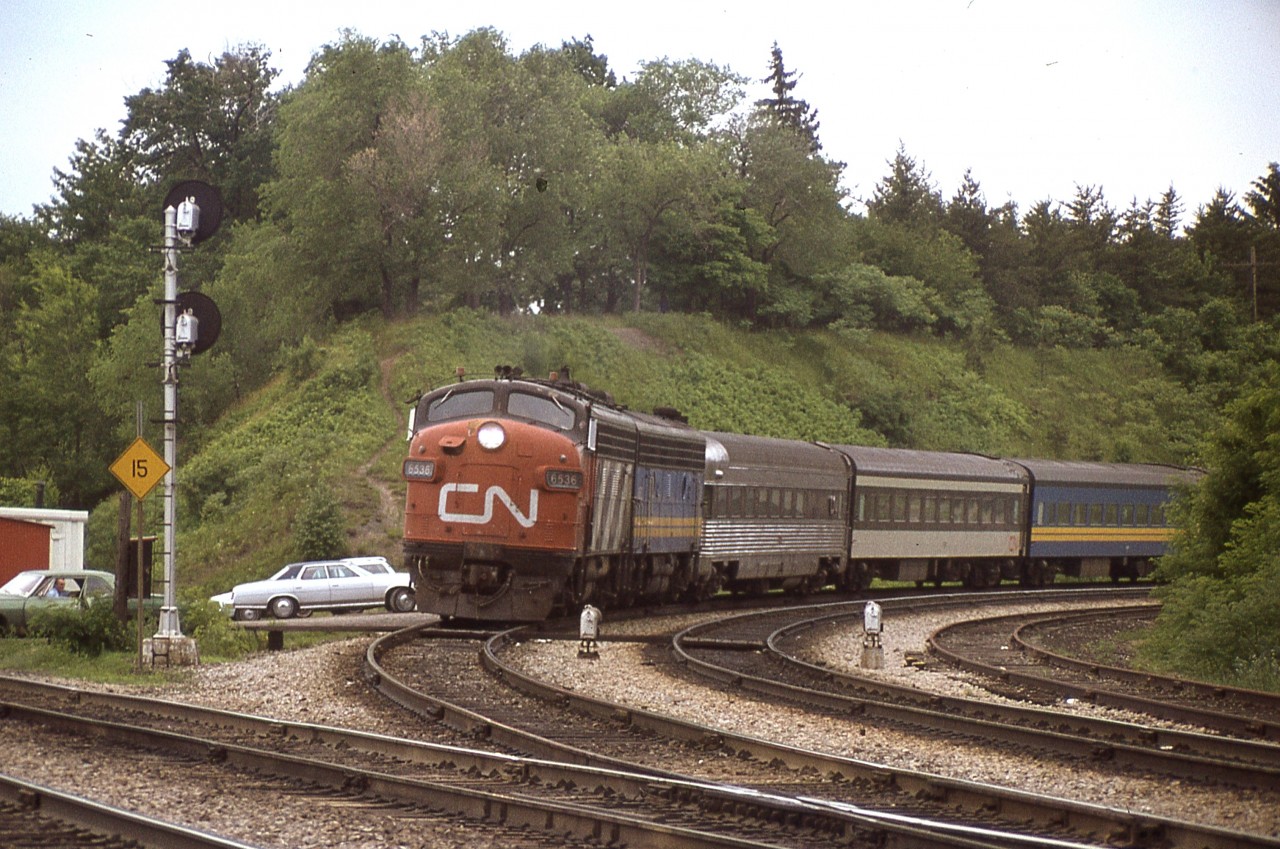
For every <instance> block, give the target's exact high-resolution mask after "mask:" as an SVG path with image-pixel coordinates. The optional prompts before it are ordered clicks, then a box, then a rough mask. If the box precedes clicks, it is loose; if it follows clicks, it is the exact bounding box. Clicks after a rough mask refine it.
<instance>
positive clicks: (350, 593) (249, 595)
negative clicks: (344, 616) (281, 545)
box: [211, 557, 414, 621]
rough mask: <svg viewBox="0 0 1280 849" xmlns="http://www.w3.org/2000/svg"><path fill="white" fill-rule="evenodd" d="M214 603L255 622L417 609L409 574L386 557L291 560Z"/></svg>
mask: <svg viewBox="0 0 1280 849" xmlns="http://www.w3.org/2000/svg"><path fill="white" fill-rule="evenodd" d="M211 601H213V602H214V603H215V604H218V605H220V606H221V607H223V608H224V609H225V608H230V610H231V618H232V619H240V620H246V621H251V620H254V619H261V618H262V617H263V616H265V615H266V614H268V613H269V614H271V615H272V616H274V617H275V618H276V619H291V618H293V617H294V616H299V615H304V616H305V615H307V614H310V613H312V612H314V611H316V610H329V611H332V612H334V613H337V612H340V611H350V610H365V609H367V608H370V607H386V609H387V610H390V611H392V612H393V613H408V612H409V611H411V610H413V608H414V597H413V585H412V584H411V583H410V581H409V573H408V572H397V571H396V570H395V569H393V568H392V567H391V564H390V563H388V562H387V560H386V558H385V557H347V558H343V559H340V560H314V561H308V562H305V563H290V564H289V565H288V566H285V567H284V568H283V569H281V570H280V571H279V572H277V573H275V574H274V575H272V576H271V577H270V578H268V579H267V580H265V581H252V582H250V583H247V584H236V586H235V588H233V589H232V590H231V592H229V593H222V594H221V595H216V596H214V597H213V598H212V599H211Z"/></svg>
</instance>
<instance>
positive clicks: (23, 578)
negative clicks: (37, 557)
mask: <svg viewBox="0 0 1280 849" xmlns="http://www.w3.org/2000/svg"><path fill="white" fill-rule="evenodd" d="M43 577H44V576H43V575H40V574H37V573H35V572H23V573H21V574H19V575H14V576H13V577H12V578H10V579H9V581H8V583H6V584H5V585H4V586H3V587H0V594H4V595H20V596H28V595H31V591H32V590H34V589H35V588H36V587H37V586H38V585H39V584H40V580H41V578H43Z"/></svg>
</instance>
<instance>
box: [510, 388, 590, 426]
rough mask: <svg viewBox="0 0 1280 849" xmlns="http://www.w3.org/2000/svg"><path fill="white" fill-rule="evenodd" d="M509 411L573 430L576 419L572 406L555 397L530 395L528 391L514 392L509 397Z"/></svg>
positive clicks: (526, 417) (515, 414)
mask: <svg viewBox="0 0 1280 849" xmlns="http://www.w3.org/2000/svg"><path fill="white" fill-rule="evenodd" d="M507 412H508V413H510V414H511V415H513V416H519V417H520V418H522V419H530V420H532V421H535V422H539V423H541V424H545V425H550V426H551V427H554V428H556V429H558V430H572V429H573V423H574V420H575V416H574V412H573V408H572V407H568V406H565V405H564V404H562V403H560V402H559V401H557V400H556V399H555V398H547V397H544V396H542V395H530V394H529V393H527V392H512V393H511V395H510V396H508V397H507Z"/></svg>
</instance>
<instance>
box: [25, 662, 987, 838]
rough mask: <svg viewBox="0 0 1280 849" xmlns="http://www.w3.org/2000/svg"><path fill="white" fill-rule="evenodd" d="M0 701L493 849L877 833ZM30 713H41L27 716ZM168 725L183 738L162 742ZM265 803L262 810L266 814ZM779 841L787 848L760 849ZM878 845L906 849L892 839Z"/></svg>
mask: <svg viewBox="0 0 1280 849" xmlns="http://www.w3.org/2000/svg"><path fill="white" fill-rule="evenodd" d="M0 689H2V690H3V691H4V692H5V695H6V697H7V698H8V700H7V701H5V702H3V703H2V704H0V710H3V712H4V716H5V719H6V721H7V722H10V723H12V722H22V723H27V724H30V725H33V726H39V727H40V729H41V731H42V732H43V733H46V734H47V733H50V732H54V733H61V734H66V735H70V736H72V737H74V738H76V739H79V740H86V739H92V740H94V741H95V743H96V744H97V745H99V746H103V747H108V746H109V747H120V750H121V752H122V753H136V752H137V751H139V750H148V751H154V752H163V753H164V755H165V757H167V758H169V759H178V760H179V761H181V762H182V763H183V764H187V765H190V764H196V763H198V764H202V765H206V766H207V765H209V764H214V765H216V767H217V768H218V769H219V770H221V771H224V772H225V773H226V776H225V779H224V780H225V782H227V784H228V785H230V784H233V783H235V782H245V781H249V782H250V783H253V784H255V785H256V784H258V783H260V782H261V781H262V780H263V779H262V778H261V776H270V777H272V778H273V779H276V780H279V781H283V782H286V784H285V785H284V786H282V787H269V786H261V787H258V788H257V790H258V791H259V792H262V793H265V794H271V793H276V794H281V795H286V794H300V795H302V796H303V797H304V798H305V799H307V800H309V801H311V802H313V803H315V802H317V800H323V802H324V803H325V804H328V805H331V806H332V805H342V806H343V807H344V809H345V810H346V811H347V812H348V813H349V814H350V815H354V814H355V813H356V812H357V810H358V809H359V808H361V807H368V806H375V807H379V808H380V809H384V806H385V805H395V806H405V807H404V808H403V814H404V815H405V816H407V817H410V818H412V819H413V820H415V821H417V822H420V823H421V825H420V828H422V829H424V830H426V829H430V828H431V827H432V826H431V821H432V819H433V818H435V819H440V820H448V819H449V818H451V817H456V816H458V815H461V816H465V817H467V818H469V819H471V820H473V821H475V822H476V823H483V824H485V825H486V826H487V827H489V828H491V829H492V828H498V829H501V830H502V832H504V833H505V835H506V836H505V837H504V838H503V840H502V843H503V845H507V846H512V847H523V846H539V847H550V846H583V847H587V846H595V847H598V846H599V845H601V844H607V845H625V846H635V847H666V846H672V845H679V846H682V847H683V846H689V847H695V849H696V848H697V847H715V848H716V849H722V847H736V848H737V849H747V848H748V847H764V846H769V847H777V846H795V847H823V846H827V847H829V846H830V845H831V844H832V842H833V841H834V842H836V843H848V844H854V845H862V844H863V843H864V842H865V841H867V840H872V839H878V838H877V835H878V833H879V832H878V830H876V829H872V828H861V829H860V828H858V827H857V818H856V817H851V816H846V815H842V814H833V813H831V812H827V811H823V810H822V809H821V808H819V807H816V806H813V805H809V804H805V803H804V802H802V801H800V800H797V799H794V798H779V799H773V800H769V799H765V798H762V797H761V796H760V794H758V793H748V792H742V791H740V790H734V789H733V788H724V787H721V786H714V785H707V784H699V783H696V782H682V781H673V780H669V779H663V780H656V779H655V778H654V777H653V776H648V775H637V774H634V773H624V772H619V771H615V770H607V769H598V768H591V767H583V766H578V765H572V764H564V763H558V762H552V761H542V760H538V759H531V758H523V757H515V756H511V755H504V754H502V753H498V752H486V751H482V750H479V749H476V748H460V747H456V746H442V745H438V744H425V743H416V742H414V741H410V740H401V739H395V738H388V737H385V736H381V735H371V734H366V733H362V732H356V731H349V730H344V729H336V728H327V727H322V726H316V725H310V724H307V723H294V722H283V721H280V720H276V719H265V718H261V717H253V716H249V715H245V714H235V713H228V712H225V711H216V710H211V709H207V708H199V707H192V706H186V705H175V704H171V703H168V702H163V701H159V700H153V699H145V698H139V697H134V696H120V695H113V694H103V693H91V692H87V691H78V690H74V689H70V688H60V687H54V686H50V685H44V684H37V683H33V682H19V681H15V680H13V679H4V680H3V681H0ZM18 696H25V698H23V699H22V700H21V701H20V700H18V698H16V697H18ZM34 701H39V702H43V703H44V707H37V706H34V705H33V704H28V702H34ZM107 717H111V718H107ZM173 727H180V728H182V729H183V731H182V732H181V733H179V732H175V731H172V730H168V729H170V728H173ZM269 799H270V796H269V795H268V796H267V800H260V801H259V804H267V805H270V804H271V802H270V801H269ZM318 806H320V807H323V805H318ZM302 810H303V811H304V812H305V811H308V810H309V809H308V808H306V807H303V808H302ZM384 810H385V809H384ZM449 825H450V827H456V825H455V824H453V823H449ZM908 833H909V832H908ZM780 834H785V835H786V837H787V839H786V840H785V841H783V842H778V841H777V840H774V839H770V840H767V841H763V842H762V840H761V837H764V836H768V837H771V838H776V837H778V836H779V835H780ZM923 837H924V842H916V843H914V844H912V845H926V846H936V847H947V846H966V847H974V846H977V845H979V844H977V843H974V842H972V841H964V842H959V843H957V842H955V841H946V842H940V841H934V840H931V839H929V835H927V834H925V835H923ZM144 845H169V844H166V843H164V842H163V841H160V842H155V843H151V844H144ZM173 845H184V844H173ZM190 845H193V846H194V845H197V844H190ZM205 845H225V846H233V845H240V844H233V843H231V842H230V841H226V842H225V843H223V844H205ZM882 845H889V846H892V845H906V844H905V843H895V842H894V841H893V840H890V841H889V842H887V843H885V844H882Z"/></svg>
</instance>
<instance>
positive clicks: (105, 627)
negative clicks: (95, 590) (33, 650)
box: [27, 599, 133, 657]
mask: <svg viewBox="0 0 1280 849" xmlns="http://www.w3.org/2000/svg"><path fill="white" fill-rule="evenodd" d="M27 630H28V631H29V632H30V633H31V636H33V637H43V638H45V639H47V640H48V641H49V642H50V643H52V644H53V645H56V646H61V647H63V648H65V649H67V650H68V651H70V652H72V653H73V654H79V655H84V656H86V657H97V656H99V655H100V654H102V653H103V652H104V651H129V650H130V649H132V648H133V641H132V640H131V639H130V631H129V625H128V623H126V622H121V621H120V620H119V619H117V618H116V617H115V612H114V611H113V610H112V609H111V602H110V600H109V599H108V600H99V601H94V602H88V603H86V604H84V605H83V606H81V605H73V604H66V605H61V604H60V605H56V606H51V607H49V608H47V609H45V610H42V611H40V612H39V613H37V614H36V615H35V616H34V617H32V620H31V625H30V627H29V628H28V629H27Z"/></svg>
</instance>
